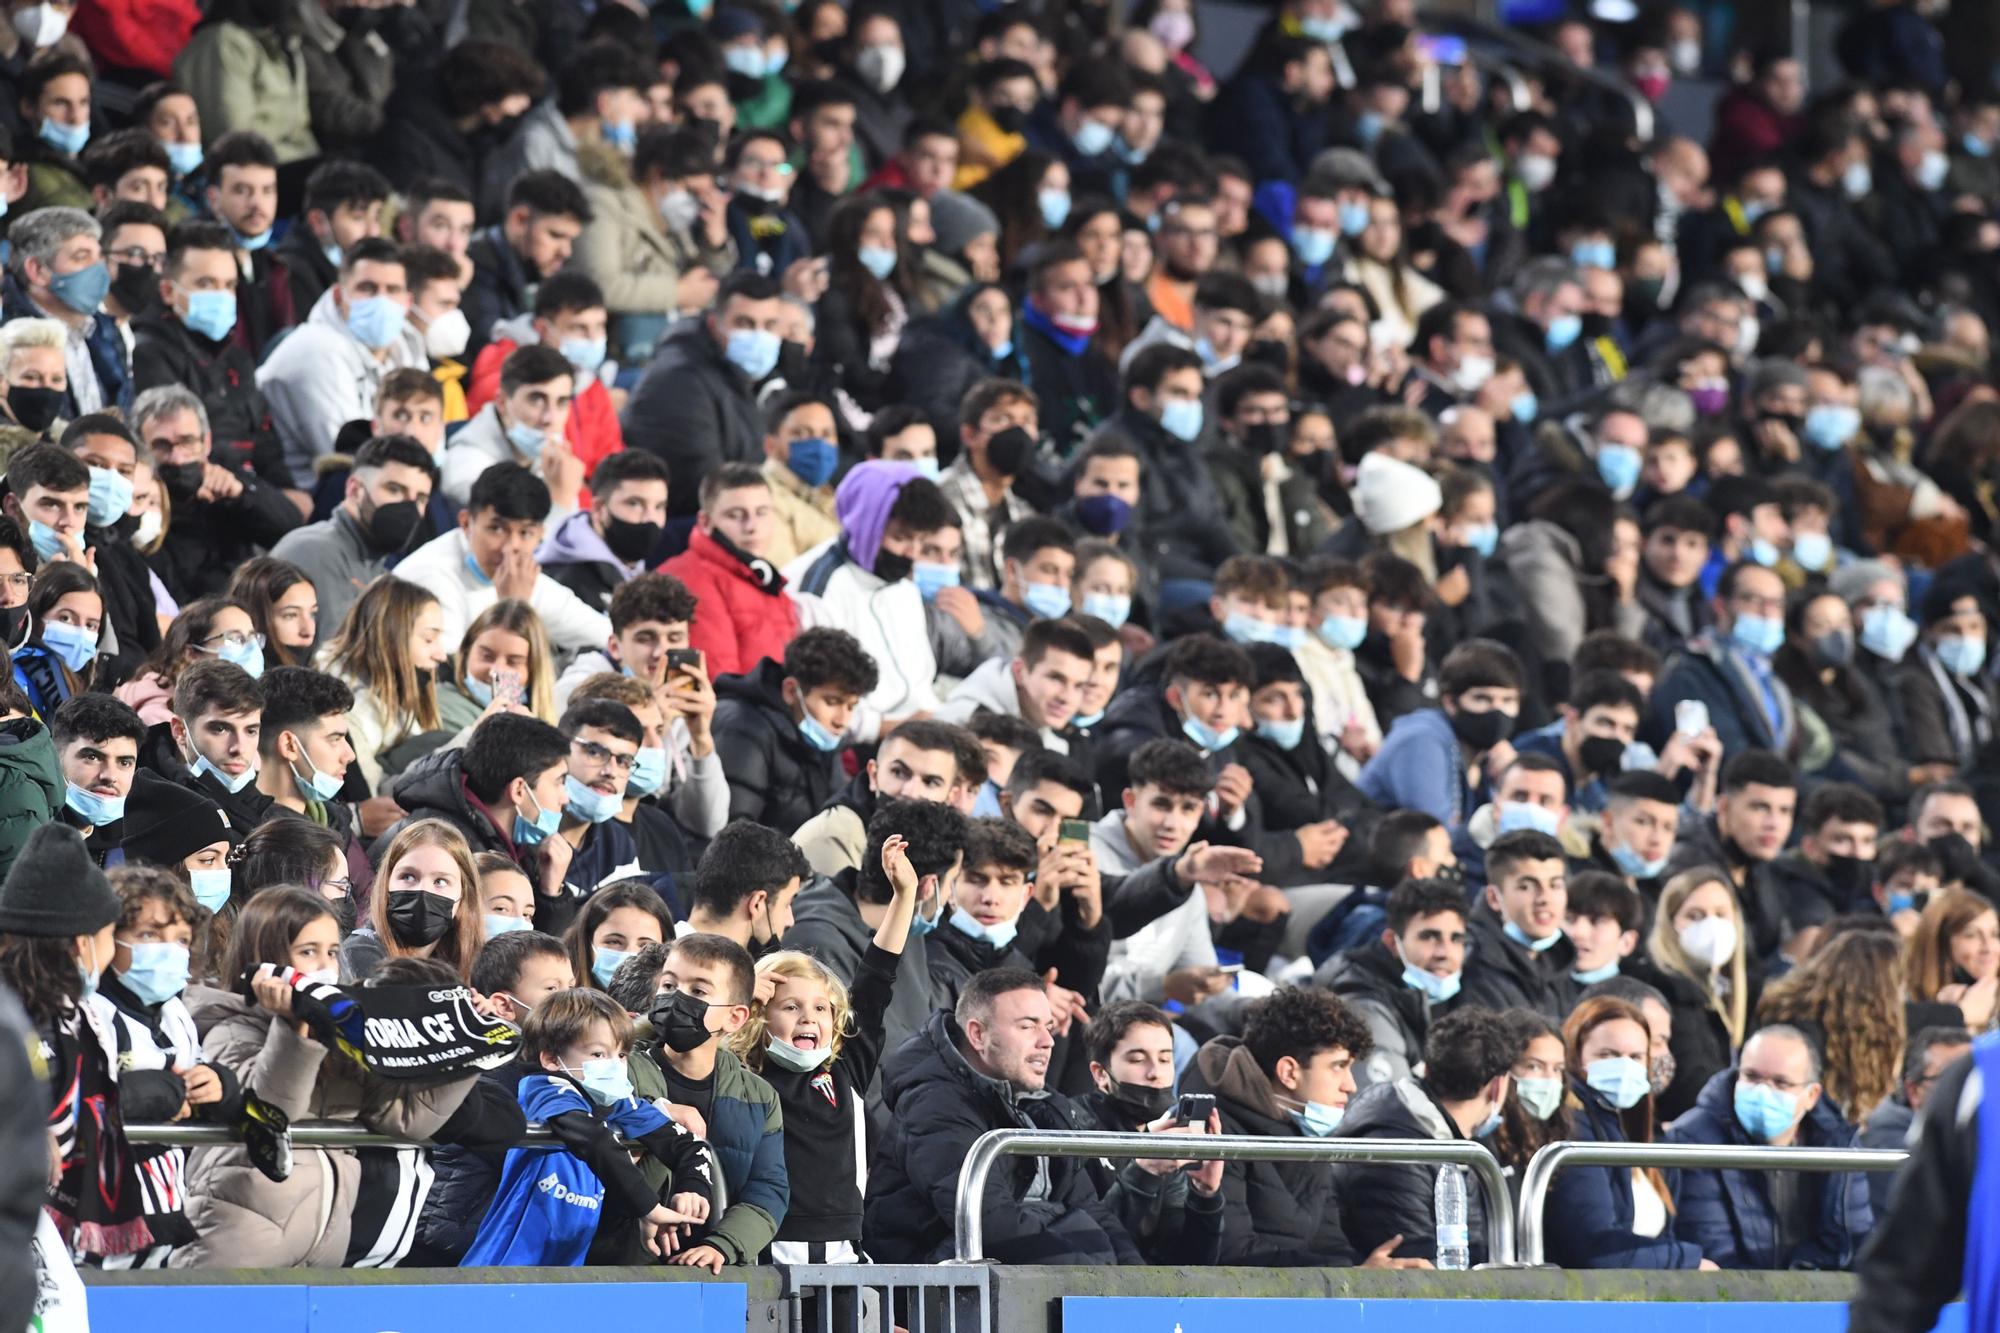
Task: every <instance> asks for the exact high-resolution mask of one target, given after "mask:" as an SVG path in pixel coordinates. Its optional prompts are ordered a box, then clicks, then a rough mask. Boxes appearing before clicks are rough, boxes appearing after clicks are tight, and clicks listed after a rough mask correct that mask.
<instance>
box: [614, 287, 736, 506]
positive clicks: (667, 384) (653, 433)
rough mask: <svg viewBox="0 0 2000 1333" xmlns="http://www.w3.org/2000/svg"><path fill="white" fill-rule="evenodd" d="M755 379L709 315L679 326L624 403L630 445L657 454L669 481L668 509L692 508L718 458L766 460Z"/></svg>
mask: <svg viewBox="0 0 2000 1333" xmlns="http://www.w3.org/2000/svg"><path fill="white" fill-rule="evenodd" d="M755 393H756V386H754V385H753V384H751V383H750V378H749V376H747V375H745V374H744V373H743V372H742V371H740V370H738V369H737V368H736V366H735V365H734V364H733V363H731V362H730V361H729V360H727V359H726V358H725V357H724V356H723V354H722V352H721V351H720V350H719V349H718V348H717V347H716V345H715V339H713V338H711V337H710V336H709V333H708V324H707V321H705V320H702V319H693V320H688V321H685V322H684V323H681V324H679V325H676V326H675V327H674V328H673V329H672V330H670V331H669V332H668V334H667V336H666V338H665V339H664V340H663V341H662V342H661V343H660V348H659V350H658V351H657V352H655V353H654V354H653V360H652V363H651V364H650V365H648V366H647V367H646V373H645V374H644V375H642V376H640V378H639V384H638V387H637V388H635V389H633V390H632V397H631V400H630V401H629V402H627V403H626V404H625V414H624V417H623V420H622V424H623V426H624V428H625V445H626V447H627V448H629V449H644V450H646V451H647V452H648V453H652V454H656V455H658V456H659V459H660V461H661V462H662V463H665V464H666V465H667V474H668V478H669V481H670V482H671V485H670V486H669V488H668V492H669V495H670V497H671V498H669V500H668V501H667V512H668V513H670V514H674V515H692V514H693V513H694V512H695V509H696V508H697V507H698V504H699V495H700V491H701V479H702V478H703V477H704V476H706V475H707V474H708V473H709V472H710V471H712V470H713V469H714V468H715V466H716V464H718V463H754V462H761V461H762V460H763V453H762V447H761V445H762V441H763V438H764V425H763V422H762V420H761V419H760V418H759V417H758V415H757V401H756V397H755Z"/></svg>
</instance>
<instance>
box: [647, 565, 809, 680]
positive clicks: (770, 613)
mask: <svg viewBox="0 0 2000 1333" xmlns="http://www.w3.org/2000/svg"><path fill="white" fill-rule="evenodd" d="M660 572H661V573H662V574H672V575H673V576H674V577H675V578H677V579H679V580H680V581H681V582H682V583H684V584H686V585H687V590H688V591H689V592H691V593H693V594H694V596H695V608H694V623H693V624H692V625H690V626H688V642H689V644H690V645H691V646H693V647H694V648H696V649H699V650H700V652H701V654H702V656H703V658H704V659H706V661H707V663H708V678H709V679H710V680H714V679H715V678H716V677H717V676H740V675H743V674H744V673H745V672H747V671H749V670H751V669H752V668H753V667H755V666H756V665H757V663H758V662H760V661H762V660H763V659H764V658H766V657H769V658H772V659H775V660H780V661H781V660H783V658H784V656H785V645H786V644H788V643H790V642H791V641H792V638H793V636H795V635H796V634H798V632H799V608H798V607H796V606H794V605H793V604H792V599H791V598H789V597H787V596H785V591H784V584H783V582H782V581H780V583H779V586H778V587H777V589H776V590H775V591H772V592H766V591H764V589H763V588H762V587H760V586H758V584H757V581H756V579H754V578H753V577H751V574H750V571H749V570H748V569H746V568H744V566H743V562H742V561H741V560H738V559H737V558H736V557H735V556H733V555H731V554H730V553H729V552H727V551H725V550H723V549H722V547H721V546H720V545H718V544H717V543H716V540H715V538H713V537H711V536H709V535H708V533H706V532H704V531H702V529H700V528H699V527H697V528H696V529H695V530H694V531H693V533H691V534H690V535H689V537H688V548H687V550H685V551H683V552H681V553H680V554H679V555H677V556H675V557H674V558H673V559H671V560H669V561H667V562H666V563H665V564H664V565H661V566H660Z"/></svg>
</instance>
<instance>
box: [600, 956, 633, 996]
mask: <svg viewBox="0 0 2000 1333" xmlns="http://www.w3.org/2000/svg"><path fill="white" fill-rule="evenodd" d="M631 956H632V955H631V954H629V953H623V952H620V951H619V950H617V949H599V950H598V951H597V955H596V956H595V957H594V958H592V959H591V960H590V975H591V976H593V977H596V978H597V984H598V985H600V986H604V987H606V988H609V987H610V985H611V978H612V977H613V976H614V975H616V974H617V972H618V968H619V967H620V965H621V964H623V963H624V961H625V960H626V959H627V958H630V957H631Z"/></svg>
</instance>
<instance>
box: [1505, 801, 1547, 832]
mask: <svg viewBox="0 0 2000 1333" xmlns="http://www.w3.org/2000/svg"><path fill="white" fill-rule="evenodd" d="M1499 813H1500V825H1499V827H1500V831H1501V832H1502V833H1515V832H1518V831H1520V830H1521V829H1524V828H1525V829H1533V830H1534V831H1535V832H1537V833H1546V834H1548V835H1549V836H1550V837H1551V838H1553V837H1555V836H1556V830H1557V829H1559V828H1561V827H1562V821H1561V820H1560V819H1558V818H1556V812H1555V811H1553V810H1550V809H1548V808H1547V807H1545V806H1539V805H1530V804H1528V803H1527V802H1526V801H1510V802H1508V803H1506V804H1504V805H1502V806H1501V807H1500V810H1499Z"/></svg>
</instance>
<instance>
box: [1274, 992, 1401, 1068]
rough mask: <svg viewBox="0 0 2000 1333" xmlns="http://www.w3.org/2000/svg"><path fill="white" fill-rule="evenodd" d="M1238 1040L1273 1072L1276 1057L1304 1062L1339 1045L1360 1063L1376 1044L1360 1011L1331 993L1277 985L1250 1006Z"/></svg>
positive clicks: (1339, 1047) (1277, 1058) (1276, 1065)
mask: <svg viewBox="0 0 2000 1333" xmlns="http://www.w3.org/2000/svg"><path fill="white" fill-rule="evenodd" d="M1243 1045H1244V1046H1245V1047H1247V1048H1248V1049H1249V1051H1250V1054H1251V1055H1252V1056H1253V1057H1254V1058H1255V1059H1256V1061H1257V1067H1258V1068H1259V1069H1261V1070H1263V1071H1264V1073H1265V1074H1266V1075H1270V1076H1273V1077H1275V1076H1276V1073H1277V1068H1278V1061H1280V1060H1282V1059H1283V1058H1284V1057H1286V1056H1288V1055H1289V1056H1291V1057H1292V1059H1294V1060H1296V1061H1298V1062H1299V1063H1300V1064H1302V1065H1303V1064H1307V1063H1309V1062H1310V1061H1311V1060H1312V1058H1313V1057H1314V1056H1315V1055H1318V1054H1319V1053H1320V1052H1321V1051H1331V1050H1335V1049H1344V1050H1346V1052H1347V1053H1348V1054H1349V1055H1351V1056H1353V1057H1354V1059H1355V1061H1356V1063H1359V1062H1360V1061H1362V1060H1365V1059H1367V1058H1368V1053H1369V1052H1370V1051H1372V1050H1374V1049H1375V1039H1374V1038H1373V1037H1371V1036H1369V1035H1368V1024H1367V1023H1366V1022H1364V1021H1363V1020H1362V1018H1361V1016H1360V1015H1359V1014H1357V1013H1355V1012H1354V1011H1353V1010H1352V1009H1350V1008H1348V1007H1347V1006H1346V1005H1345V1004H1343V1003H1341V1001H1340V1000H1338V999H1336V998H1335V997H1334V996H1333V994H1332V993H1331V992H1329V991H1324V990H1320V989H1318V988H1317V987H1312V986H1281V987H1279V988H1278V989H1277V990H1274V991H1272V992H1271V993H1270V994H1269V995H1267V996H1265V997H1264V998H1263V999H1261V1000H1259V1001H1257V1002H1256V1003H1255V1004H1253V1005H1251V1006H1250V1009H1249V1012H1248V1014H1247V1015H1246V1016H1245V1017H1244V1020H1243Z"/></svg>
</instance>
